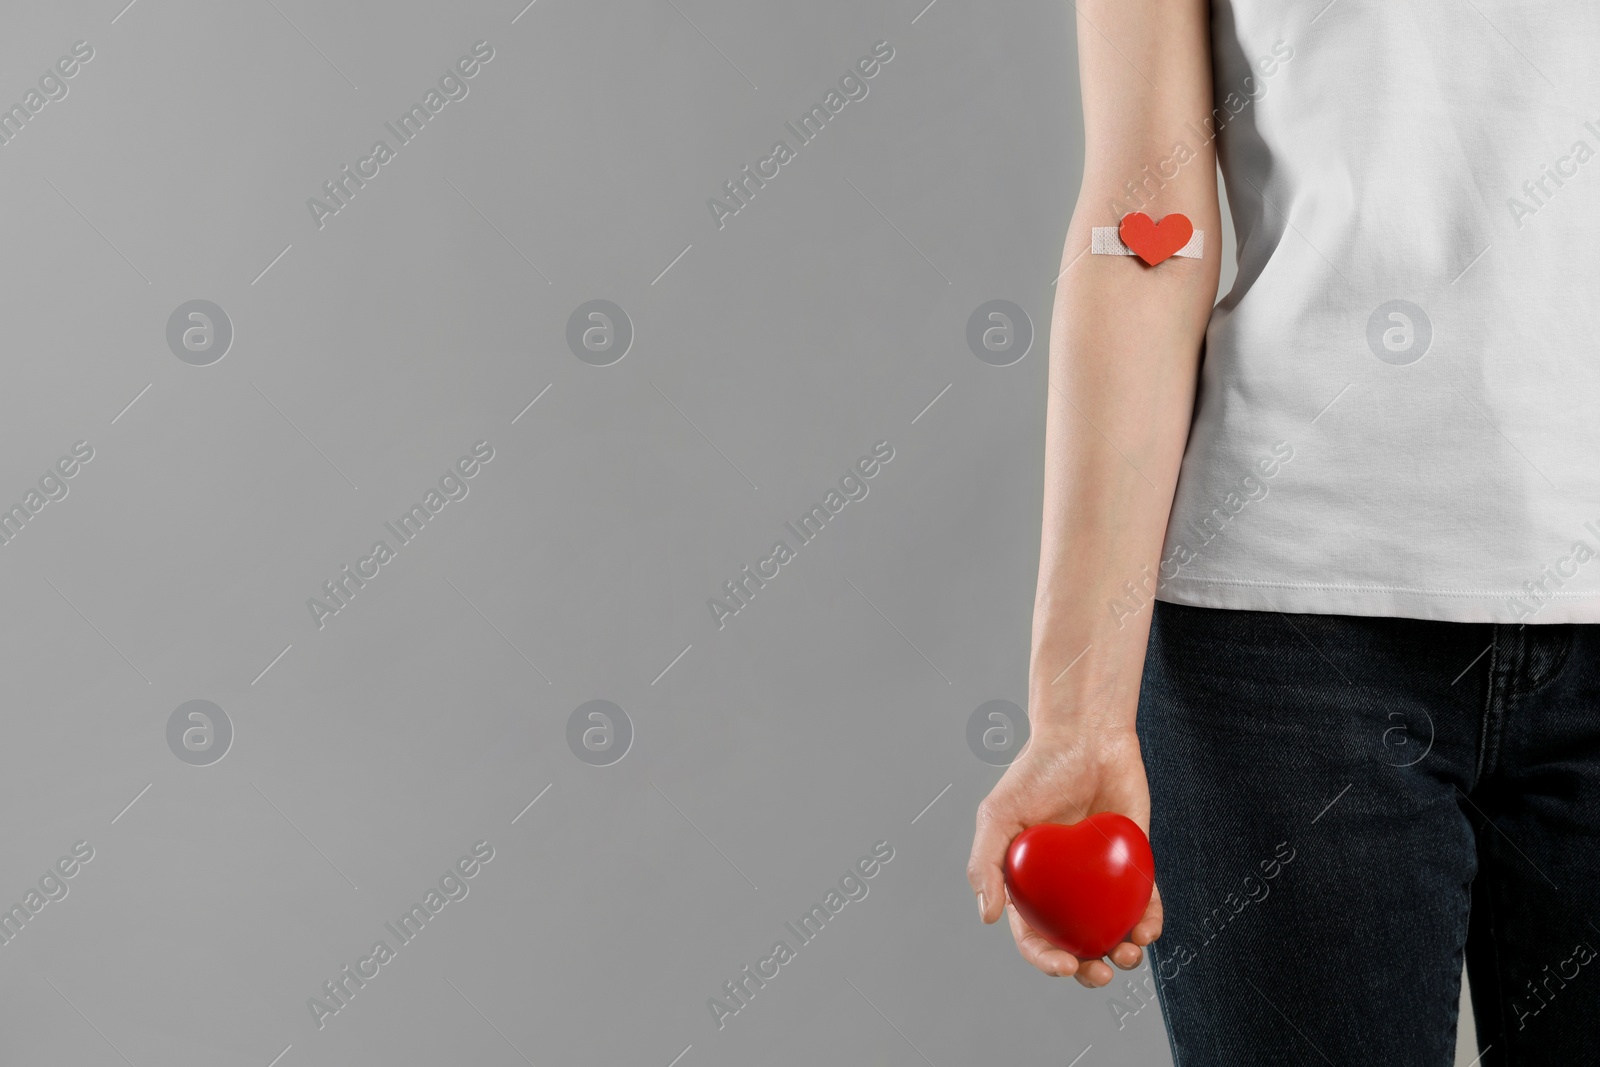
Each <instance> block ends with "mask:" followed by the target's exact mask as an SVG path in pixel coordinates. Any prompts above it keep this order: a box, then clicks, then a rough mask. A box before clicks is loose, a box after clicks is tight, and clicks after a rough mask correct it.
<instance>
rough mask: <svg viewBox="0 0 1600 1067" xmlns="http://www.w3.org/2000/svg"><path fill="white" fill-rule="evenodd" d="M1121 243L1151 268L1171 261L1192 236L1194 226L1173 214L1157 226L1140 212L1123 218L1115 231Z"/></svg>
mask: <svg viewBox="0 0 1600 1067" xmlns="http://www.w3.org/2000/svg"><path fill="white" fill-rule="evenodd" d="M1117 236H1118V237H1120V238H1122V243H1123V244H1125V245H1127V246H1128V247H1129V248H1131V249H1133V252H1134V255H1136V256H1138V257H1139V258H1140V259H1142V260H1144V261H1145V262H1146V263H1148V264H1150V265H1151V266H1152V267H1153V266H1155V265H1156V264H1157V263H1160V262H1161V261H1162V260H1165V259H1171V258H1172V256H1173V255H1175V254H1176V253H1177V251H1178V250H1179V249H1180V248H1182V247H1183V246H1184V245H1186V244H1188V243H1189V238H1191V237H1193V236H1194V223H1192V222H1190V221H1189V217H1188V216H1187V215H1180V214H1178V213H1177V212H1173V213H1172V214H1171V215H1167V216H1165V217H1163V218H1162V220H1161V221H1160V222H1156V221H1155V220H1154V219H1152V218H1151V217H1150V216H1149V215H1146V214H1145V213H1144V212H1142V211H1135V212H1132V213H1130V214H1127V215H1124V216H1122V223H1121V225H1119V226H1118V227H1117Z"/></svg>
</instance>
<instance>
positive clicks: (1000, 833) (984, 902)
mask: <svg viewBox="0 0 1600 1067" xmlns="http://www.w3.org/2000/svg"><path fill="white" fill-rule="evenodd" d="M1021 832H1022V827H1021V826H1019V825H1016V824H1015V822H1014V821H1013V820H1011V819H1003V818H1001V817H1000V816H998V815H996V814H995V810H994V808H993V807H992V806H991V804H990V802H989V801H987V800H985V801H984V802H983V803H982V804H979V805H978V825H977V830H976V832H974V834H973V836H972V855H971V856H970V857H968V859H967V883H968V884H969V885H971V886H972V891H973V893H974V894H976V895H977V898H978V915H979V917H980V918H982V920H983V921H984V922H986V923H992V922H994V921H996V920H997V919H999V918H1000V916H1001V915H1002V914H1003V913H1004V910H1005V905H1006V882H1005V874H1004V870H1003V868H1002V866H1001V865H1002V864H1003V863H1004V862H1005V858H1006V849H1007V848H1009V847H1010V846H1011V839H1012V838H1013V837H1015V836H1016V835H1017V834H1019V833H1021Z"/></svg>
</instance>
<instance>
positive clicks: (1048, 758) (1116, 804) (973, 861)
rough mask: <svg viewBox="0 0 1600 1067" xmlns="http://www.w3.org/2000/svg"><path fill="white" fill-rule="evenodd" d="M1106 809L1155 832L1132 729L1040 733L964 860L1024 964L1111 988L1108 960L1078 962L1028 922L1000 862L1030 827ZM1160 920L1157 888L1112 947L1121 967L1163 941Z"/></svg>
mask: <svg viewBox="0 0 1600 1067" xmlns="http://www.w3.org/2000/svg"><path fill="white" fill-rule="evenodd" d="M1102 811H1115V812H1118V813H1120V814H1123V815H1126V816H1127V817H1128V818H1130V819H1132V820H1133V821H1134V822H1136V823H1138V824H1139V829H1141V830H1143V831H1144V832H1145V833H1146V834H1149V832H1150V788H1149V786H1148V784H1147V783H1146V782H1145V776H1144V761H1143V760H1142V759H1141V758H1140V755H1139V738H1138V736H1137V735H1136V734H1135V733H1134V731H1133V728H1132V726H1131V725H1130V726H1128V727H1126V728H1117V729H1112V730H1107V729H1105V728H1103V727H1102V728H1097V729H1095V730H1093V731H1089V730H1087V729H1082V728H1073V727H1064V728H1060V729H1057V730H1054V731H1052V732H1050V733H1048V734H1040V733H1035V734H1034V735H1033V736H1032V737H1030V738H1029V739H1028V744H1027V745H1026V746H1025V747H1024V748H1023V750H1022V753H1021V754H1020V755H1019V756H1018V757H1017V759H1016V761H1015V762H1013V763H1012V764H1011V766H1010V767H1008V768H1007V769H1006V773H1005V775H1004V776H1003V777H1001V779H1000V781H999V782H997V783H995V787H994V789H993V790H991V791H990V793H989V795H988V796H987V797H985V798H984V801H983V803H982V804H980V805H978V827H977V832H976V833H975V834H974V835H973V839H972V857H971V858H970V859H969V860H968V861H967V881H968V882H970V883H971V884H972V889H973V892H975V893H976V894H977V895H978V912H979V914H980V915H982V917H983V921H984V922H986V923H992V922H994V921H995V920H997V919H999V918H1000V916H1001V914H1005V915H1007V916H1008V917H1009V918H1010V920H1011V935H1012V937H1014V938H1016V942H1017V951H1019V952H1021V953H1022V958H1023V959H1025V960H1027V961H1028V962H1029V963H1031V964H1033V965H1034V966H1035V967H1037V968H1038V969H1039V970H1041V971H1043V972H1044V973H1045V974H1049V975H1056V976H1059V977H1062V978H1065V977H1066V976H1068V975H1073V976H1075V977H1076V978H1077V979H1078V983H1079V984H1080V985H1083V986H1085V987H1086V988H1089V989H1096V988H1099V987H1100V986H1103V985H1105V984H1107V983H1108V982H1110V981H1111V980H1112V979H1113V978H1115V977H1116V974H1115V972H1114V971H1112V969H1111V968H1110V967H1109V966H1108V965H1107V964H1106V963H1105V961H1104V960H1099V959H1095V960H1080V959H1079V958H1078V957H1076V956H1074V955H1073V954H1072V953H1070V952H1066V951H1063V950H1062V949H1059V948H1056V947H1055V946H1054V945H1052V944H1051V943H1050V942H1048V941H1046V940H1045V939H1044V937H1043V936H1042V935H1041V934H1039V933H1038V931H1036V930H1034V929H1033V928H1032V927H1030V926H1029V925H1028V924H1027V923H1026V922H1024V921H1023V919H1022V916H1020V915H1018V914H1017V909H1016V907H1015V906H1014V905H1012V904H1011V903H1010V901H1009V897H1008V896H1007V894H1006V889H1005V875H1004V873H1003V867H1002V864H1003V863H1004V862H1005V855H1006V849H1007V848H1009V847H1010V845H1011V839H1012V838H1014V837H1016V836H1017V835H1018V834H1019V833H1021V832H1022V831H1023V830H1026V829H1027V828H1028V827H1030V826H1034V825H1037V824H1039V823H1049V822H1055V823H1075V822H1078V821H1080V820H1082V819H1086V818H1088V817H1089V816H1090V815H1094V814H1096V813H1097V812H1102ZM1161 918H1162V912H1161V893H1160V891H1159V890H1156V889H1155V888H1154V887H1153V886H1152V892H1151V894H1150V905H1149V907H1147V908H1146V909H1145V913H1144V918H1142V919H1140V920H1139V921H1138V922H1137V923H1136V924H1135V925H1134V927H1133V930H1132V932H1131V933H1130V934H1129V935H1128V936H1129V939H1128V940H1127V941H1124V942H1123V943H1122V944H1120V945H1118V946H1117V947H1116V948H1114V949H1112V950H1111V952H1110V959H1111V961H1112V962H1113V963H1115V964H1116V965H1117V966H1118V967H1121V968H1122V969H1123V970H1132V969H1133V968H1135V967H1137V966H1139V961H1140V960H1141V959H1143V958H1144V948H1143V946H1145V945H1148V944H1149V943H1150V942H1152V941H1154V940H1155V939H1156V938H1158V937H1160V936H1161Z"/></svg>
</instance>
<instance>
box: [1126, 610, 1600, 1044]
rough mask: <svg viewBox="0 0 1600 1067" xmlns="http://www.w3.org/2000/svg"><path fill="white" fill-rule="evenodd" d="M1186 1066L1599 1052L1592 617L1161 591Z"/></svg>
mask: <svg viewBox="0 0 1600 1067" xmlns="http://www.w3.org/2000/svg"><path fill="white" fill-rule="evenodd" d="M1138 730H1139V739H1140V743H1141V746H1142V749H1143V753H1144V761H1145V766H1146V768H1147V770H1148V772H1149V778H1150V794H1151V803H1152V814H1151V825H1150V829H1151V833H1150V838H1151V844H1152V846H1153V848H1154V850H1155V861H1156V884H1157V885H1158V886H1159V887H1160V890H1161V896H1162V900H1163V902H1164V905H1165V909H1166V922H1165V928H1164V931H1163V933H1162V936H1161V939H1160V940H1159V941H1157V942H1156V943H1155V944H1154V945H1152V946H1151V952H1150V962H1151V966H1152V969H1153V970H1154V972H1155V975H1156V990H1157V995H1158V997H1159V998H1160V1001H1161V1006H1162V1009H1163V1011H1164V1013H1165V1016H1166V1021H1167V1036H1168V1038H1169V1040H1170V1042H1171V1044H1172V1052H1173V1058H1174V1060H1175V1061H1176V1063H1177V1067H1210V1065H1217V1067H1222V1065H1227V1067H1248V1065H1254V1064H1261V1065H1272V1067H1283V1065H1287V1064H1311V1065H1322V1064H1337V1065H1339V1067H1344V1065H1346V1064H1349V1065H1352V1067H1355V1065H1363V1067H1364V1065H1373V1067H1411V1065H1416V1067H1448V1065H1449V1064H1450V1063H1451V1062H1452V1055H1453V1051H1454V1047H1455V1038H1456V1026H1457V1015H1458V1010H1457V1009H1458V1001H1459V998H1460V994H1461V984H1460V975H1461V967H1462V960H1463V955H1464V958H1465V960H1466V965H1467V970H1468V975H1469V978H1470V980H1471V986H1472V1010H1473V1015H1474V1017H1475V1019H1476V1022H1477V1028H1478V1043H1479V1047H1480V1048H1484V1049H1486V1052H1485V1054H1484V1055H1483V1058H1482V1060H1481V1061H1480V1062H1481V1064H1482V1065H1483V1067H1493V1065H1496V1064H1508V1065H1514V1067H1529V1065H1545V1064H1549V1065H1557V1064H1559V1065H1562V1067H1568V1065H1572V1064H1580V1063H1600V951H1597V950H1600V925H1597V924H1600V914H1597V911H1596V903H1597V897H1600V892H1597V883H1600V626H1594V625H1550V626H1537V625H1526V626H1517V625H1489V624H1484V625H1475V624H1468V623H1448V622H1427V621H1420V620H1416V619H1391V618H1355V617H1350V616H1338V615H1285V614H1282V613H1279V612H1257V611H1224V610H1217V609H1211V608H1194V607H1184V606H1181V605H1176V604H1167V603H1160V602H1158V603H1157V604H1156V605H1155V614H1154V619H1153V621H1152V628H1151V636H1150V651H1149V656H1148V659H1147V661H1146V666H1145V671H1144V684H1143V690H1142V693H1141V696H1140V699H1139V717H1138Z"/></svg>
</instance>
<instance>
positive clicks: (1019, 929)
mask: <svg viewBox="0 0 1600 1067" xmlns="http://www.w3.org/2000/svg"><path fill="white" fill-rule="evenodd" d="M1005 914H1006V918H1008V919H1009V920H1010V921H1011V936H1012V937H1013V938H1014V939H1016V942H1017V951H1018V952H1020V953H1022V958H1023V959H1025V960H1027V961H1028V962H1029V963H1031V964H1033V965H1034V966H1035V967H1037V968H1038V969H1039V970H1041V971H1043V972H1044V973H1045V974H1048V975H1052V976H1053V977H1056V978H1066V977H1067V976H1069V975H1074V974H1077V973H1078V968H1079V961H1078V957H1076V956H1074V955H1073V954H1072V953H1070V952H1064V951H1062V950H1061V949H1059V948H1056V947H1055V946H1054V945H1052V944H1051V943H1050V942H1048V941H1046V940H1045V939H1044V937H1043V936H1042V935H1040V933H1039V932H1038V931H1037V930H1035V929H1034V928H1033V927H1031V926H1029V925H1028V924H1027V923H1026V922H1024V921H1023V919H1022V916H1020V915H1018V914H1017V909H1016V907H1015V906H1013V905H1010V904H1007V905H1006V907H1005ZM1108 970H1109V968H1108ZM1101 984H1102V985H1103V984H1104V983H1101Z"/></svg>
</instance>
